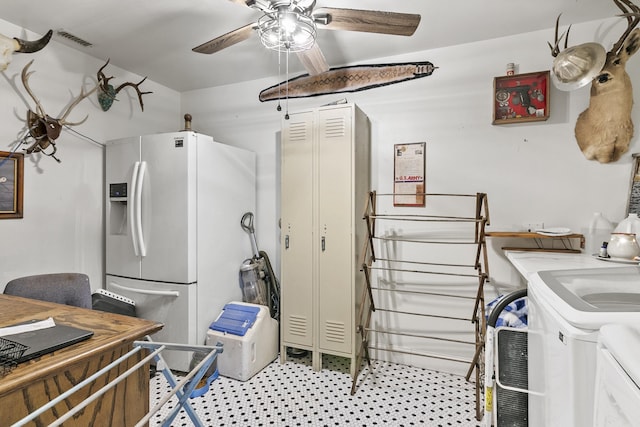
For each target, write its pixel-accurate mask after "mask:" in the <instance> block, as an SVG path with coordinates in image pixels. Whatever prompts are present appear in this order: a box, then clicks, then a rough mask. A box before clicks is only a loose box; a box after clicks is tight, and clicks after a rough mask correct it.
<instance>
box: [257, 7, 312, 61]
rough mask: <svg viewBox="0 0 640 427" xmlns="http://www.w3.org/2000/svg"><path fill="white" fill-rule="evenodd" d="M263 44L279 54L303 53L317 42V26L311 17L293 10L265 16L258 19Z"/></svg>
mask: <svg viewBox="0 0 640 427" xmlns="http://www.w3.org/2000/svg"><path fill="white" fill-rule="evenodd" d="M258 34H259V35H260V41H262V44H263V45H264V46H265V47H266V48H268V49H271V50H276V51H279V52H301V51H303V50H307V49H310V48H311V47H313V44H314V43H315V41H316V24H315V23H314V22H313V19H311V18H310V17H308V16H306V15H304V14H301V13H298V12H296V11H291V10H283V11H278V12H277V13H273V14H264V15H263V16H262V17H261V18H260V19H258Z"/></svg>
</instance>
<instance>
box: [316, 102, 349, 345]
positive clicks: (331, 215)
mask: <svg viewBox="0 0 640 427" xmlns="http://www.w3.org/2000/svg"><path fill="white" fill-rule="evenodd" d="M351 112H352V110H351V109H350V108H339V109H330V110H321V111H319V117H318V132H319V135H318V176H317V179H318V227H319V239H318V241H317V244H319V251H320V252H319V255H318V262H319V265H318V292H319V307H318V310H319V313H318V314H319V316H318V317H319V330H320V337H319V347H320V349H321V350H329V351H337V352H345V353H348V352H351V336H352V329H353V327H354V325H353V324H352V320H351V319H352V318H353V316H352V310H353V299H352V298H353V297H352V292H353V291H352V277H353V266H354V262H353V259H352V258H353V254H354V251H353V247H352V241H353V239H352V223H351V222H352V221H351V218H352V216H353V215H352V212H353V202H352V199H353V191H354V189H353V178H352V176H353V173H352V163H353V155H352V149H351V141H352V132H351V126H352V123H351V117H352V116H351Z"/></svg>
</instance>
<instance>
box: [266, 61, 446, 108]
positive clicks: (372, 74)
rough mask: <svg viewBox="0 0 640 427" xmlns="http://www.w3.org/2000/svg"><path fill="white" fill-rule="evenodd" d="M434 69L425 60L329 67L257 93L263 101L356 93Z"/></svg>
mask: <svg viewBox="0 0 640 427" xmlns="http://www.w3.org/2000/svg"><path fill="white" fill-rule="evenodd" d="M436 68H438V67H434V66H433V64H432V63H431V62H428V61H423V62H406V63H398V64H374V65H353V66H347V67H337V68H331V69H330V70H329V71H325V72H324V73H320V74H316V75H313V76H312V75H309V74H304V75H301V76H299V77H295V78H293V79H290V80H285V81H283V82H281V83H278V84H276V85H273V86H271V87H268V88H266V89H264V90H263V91H261V92H260V95H259V99H260V101H262V102H264V101H273V100H278V99H283V98H306V97H311V96H319V95H328V94H335V93H344V92H358V91H361V90H368V89H373V88H377V87H381V86H388V85H392V84H396V83H401V82H406V81H408V80H414V79H419V78H422V77H427V76H430V75H431V74H432V73H433V70H435V69H436Z"/></svg>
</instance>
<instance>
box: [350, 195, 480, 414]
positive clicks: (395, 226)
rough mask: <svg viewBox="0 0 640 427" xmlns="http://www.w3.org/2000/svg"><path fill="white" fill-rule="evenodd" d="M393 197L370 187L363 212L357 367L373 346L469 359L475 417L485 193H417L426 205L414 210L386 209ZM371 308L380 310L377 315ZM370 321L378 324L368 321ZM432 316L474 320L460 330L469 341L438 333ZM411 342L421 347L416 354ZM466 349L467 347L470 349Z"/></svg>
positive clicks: (448, 320) (449, 321) (443, 319)
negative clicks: (405, 324) (421, 305)
mask: <svg viewBox="0 0 640 427" xmlns="http://www.w3.org/2000/svg"><path fill="white" fill-rule="evenodd" d="M396 195H397V194H395V193H387V194H381V193H377V192H375V191H372V192H371V193H370V194H369V198H368V200H367V203H366V206H365V210H364V215H363V219H364V220H365V222H366V227H367V242H366V244H365V250H364V251H363V260H362V269H363V271H364V277H365V281H366V286H365V291H364V292H363V295H361V296H360V297H361V301H360V313H359V314H358V319H359V322H360V323H359V324H358V325H357V327H356V329H357V331H358V333H359V334H360V338H361V339H362V342H361V343H360V346H361V347H360V351H359V352H358V360H357V361H356V366H360V363H361V361H362V358H363V357H364V359H366V361H367V362H368V364H369V366H370V365H371V364H370V355H369V354H370V352H371V351H376V352H377V353H378V354H379V353H381V352H393V353H403V354H407V355H411V356H418V357H426V358H435V359H440V360H445V361H448V362H453V363H464V364H468V365H469V368H468V371H467V374H466V379H467V381H470V377H471V375H472V373H473V371H474V370H475V389H476V390H475V395H476V396H475V397H476V418H477V419H478V420H480V419H481V418H482V415H483V413H482V409H481V398H482V393H481V390H482V381H483V379H484V378H483V375H482V373H483V371H484V358H483V350H484V332H485V326H486V322H485V317H484V315H483V312H484V283H485V282H486V281H488V278H489V274H488V262H487V249H486V240H485V227H486V226H487V225H489V208H488V201H487V195H486V194H485V193H476V194H436V193H423V194H419V195H416V196H421V197H424V199H425V201H426V204H425V207H424V208H423V209H420V210H418V211H417V212H419V213H417V214H416V213H415V212H416V211H415V210H414V211H412V212H411V213H410V214H407V213H404V212H400V211H399V210H397V209H395V207H394V206H390V203H389V202H387V201H386V200H385V198H386V197H385V196H396ZM383 225H384V226H385V227H386V230H383V228H384V227H383ZM425 246H429V247H430V248H431V249H429V250H427V251H425V252H426V253H428V255H426V256H425V257H424V258H423V259H415V256H412V254H414V253H421V252H418V250H419V249H418V248H419V247H425ZM385 252H386V253H385ZM410 258H413V259H410ZM418 300H420V301H422V302H425V303H430V304H434V302H433V301H442V302H444V303H445V304H452V305H458V306H460V307H461V308H462V309H463V310H465V311H467V310H468V312H467V313H468V315H465V314H464V313H461V312H458V311H456V312H455V313H451V314H449V313H443V312H442V310H440V309H437V307H433V306H432V307H431V310H432V311H429V309H419V310H416V304H417V301H418ZM435 304H437V303H435ZM467 304H468V306H467ZM434 308H436V310H434ZM375 313H379V314H378V315H377V317H378V318H377V319H375V318H374V316H375ZM381 316H382V317H387V318H388V317H390V316H394V317H396V318H400V317H402V318H403V319H408V320H409V321H410V322H412V324H411V327H410V328H408V329H407V328H401V327H397V326H395V325H392V326H391V327H389V325H388V323H389V322H386V321H385V319H383V318H381ZM374 320H377V321H378V322H377V323H378V325H372V323H374ZM433 321H438V322H446V324H447V325H451V326H448V327H451V328H456V326H455V322H462V326H461V327H460V329H461V330H466V328H467V327H466V326H464V323H467V324H470V325H472V326H471V328H469V329H470V330H467V332H462V333H464V334H467V335H466V336H468V339H458V338H457V337H456V338H454V337H448V336H443V334H442V333H441V330H440V329H438V330H436V329H434V328H433V327H431V325H432V324H433ZM385 323H387V324H386V325H385ZM460 338H464V336H461V337H460ZM401 340H407V341H412V342H413V341H415V345H409V346H403V342H402V341H401ZM381 342H383V343H384V342H387V343H391V344H390V345H389V344H387V345H381V344H380V343H381ZM444 342H448V343H449V344H448V346H449V347H450V349H451V350H453V348H454V347H455V351H451V352H450V353H449V354H447V353H446V352H441V351H439V350H438V349H440V348H442V347H443V345H442V343H444ZM436 343H437V344H436ZM416 347H419V348H421V349H424V350H426V351H424V350H423V351H415V350H414V348H416ZM470 347H471V348H473V349H472V350H470V351H469V348H470ZM432 348H436V349H437V350H435V351H432V350H431V349H432ZM454 353H455V354H454ZM460 354H470V355H471V357H470V358H466V357H461V356H460ZM357 377H358V375H357V374H356V376H355V377H354V380H353V384H352V388H351V394H354V393H355V390H356V383H357Z"/></svg>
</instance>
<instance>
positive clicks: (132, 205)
mask: <svg viewBox="0 0 640 427" xmlns="http://www.w3.org/2000/svg"><path fill="white" fill-rule="evenodd" d="M138 169H140V162H135V163H134V164H133V173H132V174H131V199H130V200H129V227H130V231H131V242H132V243H133V253H134V254H135V255H136V256H140V249H139V248H138V240H137V239H138V233H137V231H136V226H137V225H138V223H137V221H135V218H136V211H137V208H136V199H137V197H136V188H137V184H138Z"/></svg>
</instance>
